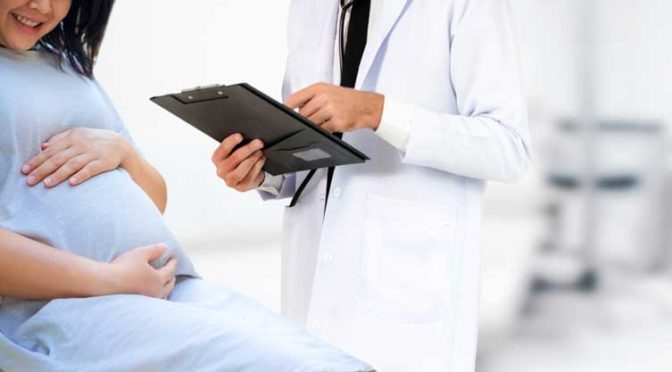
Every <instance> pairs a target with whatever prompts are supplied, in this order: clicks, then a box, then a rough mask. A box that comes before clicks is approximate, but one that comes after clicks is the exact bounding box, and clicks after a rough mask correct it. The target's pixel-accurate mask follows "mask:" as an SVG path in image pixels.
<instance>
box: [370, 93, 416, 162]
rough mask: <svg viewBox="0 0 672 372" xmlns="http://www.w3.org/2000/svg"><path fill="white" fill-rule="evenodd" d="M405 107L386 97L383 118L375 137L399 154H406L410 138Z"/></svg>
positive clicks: (409, 125) (408, 120)
mask: <svg viewBox="0 0 672 372" xmlns="http://www.w3.org/2000/svg"><path fill="white" fill-rule="evenodd" d="M409 116H410V115H409V113H408V110H407V109H406V107H405V106H404V105H403V104H401V103H399V102H396V101H394V100H392V99H390V98H388V97H385V104H384V106H383V116H382V119H381V121H380V125H379V126H378V129H377V130H376V132H375V133H376V135H378V137H380V138H382V139H383V140H385V141H387V142H388V143H390V144H391V145H392V146H394V147H396V148H397V149H398V150H399V151H401V152H406V149H407V148H408V141H409V139H410V137H411V122H410V117H409Z"/></svg>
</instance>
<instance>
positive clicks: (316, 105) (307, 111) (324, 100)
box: [299, 94, 330, 118]
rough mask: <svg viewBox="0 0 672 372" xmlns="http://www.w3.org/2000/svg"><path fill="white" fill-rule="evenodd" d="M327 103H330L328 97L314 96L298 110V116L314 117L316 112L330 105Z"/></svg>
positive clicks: (324, 95) (323, 95)
mask: <svg viewBox="0 0 672 372" xmlns="http://www.w3.org/2000/svg"><path fill="white" fill-rule="evenodd" d="M329 102H330V100H329V96H327V95H326V94H322V95H316V96H314V97H313V98H312V99H311V100H310V101H308V102H306V104H305V105H304V106H302V107H301V108H300V109H299V114H301V115H303V116H304V117H307V118H308V117H311V116H312V115H315V114H316V113H317V112H318V111H320V110H322V109H323V108H324V107H325V106H328V105H330V103H329Z"/></svg>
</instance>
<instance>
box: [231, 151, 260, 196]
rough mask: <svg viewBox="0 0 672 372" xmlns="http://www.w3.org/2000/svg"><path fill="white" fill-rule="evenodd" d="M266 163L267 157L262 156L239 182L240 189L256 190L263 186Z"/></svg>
mask: <svg viewBox="0 0 672 372" xmlns="http://www.w3.org/2000/svg"><path fill="white" fill-rule="evenodd" d="M264 164H266V157H265V156H262V157H261V158H260V159H259V160H257V162H256V163H255V164H254V167H252V170H251V171H250V172H249V173H248V174H247V176H246V177H245V179H244V180H242V181H241V182H240V183H239V184H238V188H237V189H238V191H249V190H254V189H256V188H257V187H259V186H261V184H262V183H263V182H264V177H265V174H264V172H263V171H262V169H263V168H264Z"/></svg>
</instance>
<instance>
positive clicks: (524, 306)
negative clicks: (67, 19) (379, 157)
mask: <svg viewBox="0 0 672 372" xmlns="http://www.w3.org/2000/svg"><path fill="white" fill-rule="evenodd" d="M288 3H289V1H288V0H246V1H234V0H198V1H190V2H184V1H177V0H145V1H128V0H126V1H123V0H122V1H118V2H117V8H116V10H115V13H114V15H113V19H112V22H111V25H110V28H109V30H108V34H107V39H106V42H105V43H104V44H103V49H102V53H101V55H100V58H99V65H98V72H97V75H98V78H99V80H100V81H101V82H102V84H103V85H104V86H105V87H106V88H107V90H108V92H109V94H110V96H111V97H112V99H113V100H114V101H115V103H116V105H117V109H118V110H119V112H120V114H121V116H122V117H123V118H124V119H125V121H126V123H127V125H128V126H129V127H130V129H131V131H132V132H133V134H134V137H135V140H136V142H137V143H138V145H139V146H140V147H141V148H142V150H143V152H144V154H145V156H146V157H147V158H148V159H149V160H150V161H151V162H152V163H153V164H155V166H156V167H157V168H158V169H159V170H160V171H161V172H162V173H163V175H164V177H165V178H166V181H167V182H168V185H169V190H170V202H169V209H168V212H167V213H166V220H167V222H168V224H169V225H170V227H171V228H172V230H173V232H174V233H175V234H176V235H177V237H178V239H179V240H180V241H181V242H182V244H183V245H184V247H185V249H186V250H187V251H188V253H189V254H191V255H192V257H193V258H194V261H195V264H196V266H197V268H198V269H199V271H200V272H201V273H202V274H203V276H205V277H206V278H208V279H211V280H214V281H216V282H218V283H220V284H222V285H226V286H230V287H234V288H236V289H238V290H240V291H242V292H244V293H245V294H247V295H249V296H250V297H252V298H254V299H256V300H257V301H259V302H261V303H263V304H265V305H267V306H269V307H271V308H273V309H276V310H277V309H279V304H280V247H279V244H278V241H279V237H280V228H281V219H282V207H283V206H284V205H285V204H286V202H267V203H262V202H261V200H260V199H259V198H258V196H257V195H256V194H255V193H250V194H247V195H242V194H239V193H237V192H235V191H231V190H228V189H227V188H226V187H225V185H224V184H223V182H221V181H220V180H219V179H217V177H216V176H215V170H214V166H213V165H212V164H211V163H210V155H211V153H212V151H213V150H214V149H215V148H216V146H217V144H216V143H215V142H214V141H212V140H210V139H209V138H207V137H205V136H204V135H201V134H200V133H198V132H197V131H195V130H193V129H191V128H190V127H188V126H187V125H185V124H183V123H181V122H179V121H178V120H177V119H175V118H173V117H171V116H170V115H169V114H167V113H165V112H163V111H162V110H161V109H159V108H158V107H155V106H154V105H153V104H151V103H150V102H149V97H151V96H153V95H159V94H165V93H168V92H175V91H179V90H181V89H183V88H186V87H193V86H197V85H207V84H213V83H223V84H233V83H238V82H249V83H251V84H253V85H255V86H257V87H258V88H260V89H262V90H264V91H266V92H268V93H269V94H270V95H272V96H274V97H275V98H278V99H279V98H280V86H281V82H282V75H283V72H284V61H285V56H286V19H287V8H288ZM512 3H513V6H514V9H515V12H516V17H517V24H518V26H519V35H520V44H521V54H522V57H523V65H524V66H523V67H524V71H525V79H526V81H527V89H528V97H529V110H530V128H531V131H532V135H533V142H534V143H533V145H534V149H535V162H534V166H533V169H531V171H530V172H529V173H528V175H527V176H526V177H525V178H524V179H523V180H522V181H521V182H519V183H517V184H515V185H502V184H490V185H489V190H488V193H487V198H486V204H485V213H484V220H483V285H482V308H481V336H480V346H479V360H478V371H479V372H509V371H510V372H526V371H533V372H536V371H550V372H554V371H558V372H560V371H562V372H583V371H591V372H602V371H604V372H607V371H609V372H629V371H637V372H640V371H647V372H667V371H670V370H672V353H670V352H669V351H668V349H669V348H670V347H671V346H672V236H671V235H670V231H672V230H671V229H670V228H671V227H672V209H671V207H672V193H671V191H672V177H671V175H672V173H671V172H670V170H671V169H672V161H671V160H672V157H671V156H670V155H669V154H670V152H671V151H670V150H672V142H671V141H670V140H669V136H668V132H669V129H668V128H670V124H671V123H672V110H670V104H671V103H672V46H671V44H670V40H671V39H672V23H671V22H669V14H672V2H670V1H669V0H512Z"/></svg>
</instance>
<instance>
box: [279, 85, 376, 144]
mask: <svg viewBox="0 0 672 372" xmlns="http://www.w3.org/2000/svg"><path fill="white" fill-rule="evenodd" d="M384 101H385V97H384V96H383V95H381V94H378V93H373V92H364V91H359V90H354V89H350V88H343V87H340V86H336V85H332V84H326V83H318V84H314V85H311V86H309V87H308V88H305V89H303V90H300V91H298V92H296V93H294V94H293V95H291V96H290V97H289V98H288V99H287V101H286V102H285V105H287V106H289V107H290V108H291V109H297V108H298V109H299V113H300V114H301V115H303V116H305V117H307V118H308V119H309V120H310V121H312V122H313V123H315V124H317V125H319V126H321V127H322V128H324V129H325V130H327V131H330V132H341V133H345V132H352V131H355V130H357V129H363V128H370V129H373V130H376V129H378V126H379V125H380V121H381V119H382V116H383V105H384Z"/></svg>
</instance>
